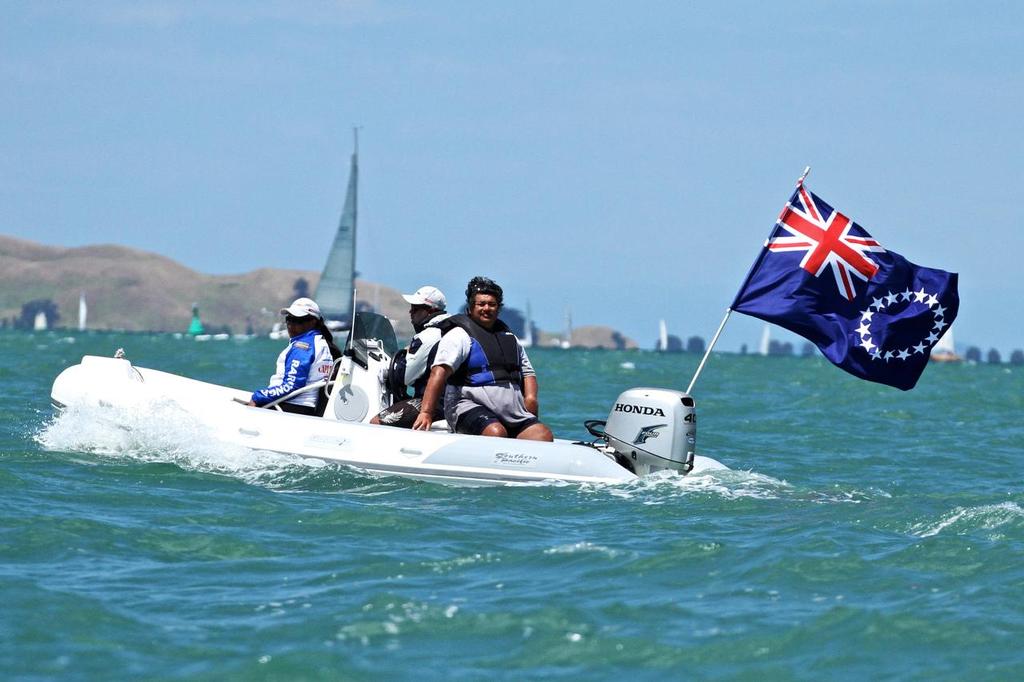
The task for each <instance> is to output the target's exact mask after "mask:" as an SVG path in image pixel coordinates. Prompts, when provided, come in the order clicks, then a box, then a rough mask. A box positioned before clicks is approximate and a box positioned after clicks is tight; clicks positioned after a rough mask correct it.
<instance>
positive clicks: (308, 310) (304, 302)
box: [281, 298, 323, 320]
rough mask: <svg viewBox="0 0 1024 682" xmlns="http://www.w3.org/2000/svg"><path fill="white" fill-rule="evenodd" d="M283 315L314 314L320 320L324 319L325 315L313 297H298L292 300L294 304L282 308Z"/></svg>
mask: <svg viewBox="0 0 1024 682" xmlns="http://www.w3.org/2000/svg"><path fill="white" fill-rule="evenodd" d="M281 314H282V315H291V316H293V317H306V316H307V315H312V316H313V317H315V318H316V319H318V320H321V319H323V315H321V314H320V306H318V305H317V304H316V301H314V300H313V299H311V298H297V299H295V300H294V301H292V304H291V305H290V306H288V307H287V308H281Z"/></svg>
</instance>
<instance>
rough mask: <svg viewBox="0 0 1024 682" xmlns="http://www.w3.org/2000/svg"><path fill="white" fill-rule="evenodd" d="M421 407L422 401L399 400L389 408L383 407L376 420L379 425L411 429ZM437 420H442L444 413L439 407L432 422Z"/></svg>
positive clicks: (412, 399)
mask: <svg viewBox="0 0 1024 682" xmlns="http://www.w3.org/2000/svg"><path fill="white" fill-rule="evenodd" d="M422 407H423V400H421V399H420V398H409V399H408V400H400V401H398V402H397V403H395V404H394V405H392V406H391V407H385V408H384V409H383V410H381V411H380V413H379V414H378V415H377V419H379V420H380V423H381V424H387V425H388V426H397V427H398V428H401V429H411V428H412V425H413V424H414V423H416V417H418V416H419V414H420V409H421V408H422ZM438 419H444V412H443V411H442V410H441V408H440V407H435V408H434V418H433V420H432V421H435V422H436V421H437V420H438Z"/></svg>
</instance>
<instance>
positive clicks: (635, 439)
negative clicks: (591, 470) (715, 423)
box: [604, 388, 697, 476]
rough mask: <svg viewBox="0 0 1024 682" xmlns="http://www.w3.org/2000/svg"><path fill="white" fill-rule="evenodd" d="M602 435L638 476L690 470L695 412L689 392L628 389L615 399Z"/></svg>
mask: <svg viewBox="0 0 1024 682" xmlns="http://www.w3.org/2000/svg"><path fill="white" fill-rule="evenodd" d="M604 434H605V437H606V438H607V440H608V444H609V445H611V446H612V447H613V448H614V449H615V451H616V452H617V453H619V455H621V456H622V457H624V458H625V459H626V460H627V461H628V462H629V464H630V465H631V466H632V467H633V470H634V472H635V473H636V474H637V475H638V476H643V475H646V474H648V473H651V472H652V471H659V470H661V469H672V470H674V471H679V472H682V473H684V474H685V473H687V472H689V471H690V470H691V469H693V458H694V455H695V454H696V448H697V411H696V407H695V404H694V401H693V398H691V397H690V396H689V395H688V394H686V393H683V392H682V391H672V390H668V389H664V388H631V389H629V390H628V391H624V392H623V393H622V394H620V395H619V397H618V398H617V399H616V400H615V404H614V405H613V406H612V409H611V412H609V413H608V421H607V422H606V423H605V427H604Z"/></svg>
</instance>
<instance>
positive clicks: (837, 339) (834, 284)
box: [730, 182, 960, 391]
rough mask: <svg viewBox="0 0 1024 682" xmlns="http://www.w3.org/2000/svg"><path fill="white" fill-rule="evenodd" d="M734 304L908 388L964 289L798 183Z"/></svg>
mask: <svg viewBox="0 0 1024 682" xmlns="http://www.w3.org/2000/svg"><path fill="white" fill-rule="evenodd" d="M730 307H731V308H732V310H735V311H737V312H741V313H746V314H747V315H752V316H754V317H758V318H760V319H762V320H765V321H767V322H771V323H773V324H777V325H779V326H780V327H785V328H786V329H789V330H790V331H792V332H795V333H797V334H799V335H800V336H802V337H804V338H805V339H807V340H808V341H810V342H811V343H813V344H814V345H816V346H817V347H818V348H819V349H820V350H821V352H822V353H823V354H824V355H825V357H826V358H828V359H829V360H830V361H831V362H833V363H834V364H836V365H838V366H839V367H842V368H843V369H844V370H846V371H847V372H849V373H850V374H853V375H854V376H858V377H860V378H862V379H867V380H868V381H877V382H879V383H882V384H887V385H889V386H895V387H896V388H900V389H903V390H904V391H906V390H909V389H911V388H913V387H914V385H915V384H916V383H917V380H918V378H919V377H920V376H921V372H923V371H924V368H925V366H926V365H927V364H928V358H929V356H930V354H931V348H932V346H934V345H935V343H936V342H937V341H938V340H939V337H941V336H942V333H943V332H944V331H945V330H946V329H947V328H948V327H949V325H951V324H952V323H953V320H954V319H956V314H957V311H958V310H959V308H960V296H959V295H958V293H957V275H956V273H949V272H945V271H943V270H935V269H933V268H923V267H920V266H917V265H914V264H913V263H911V262H910V261H908V260H907V259H905V258H904V257H903V256H901V255H899V254H897V253H894V252H892V251H888V250H886V249H884V248H882V245H881V244H879V243H878V242H877V241H876V240H875V239H873V238H872V237H871V235H870V234H868V233H867V231H866V230H865V229H864V228H863V227H861V226H860V225H858V224H857V223H855V222H853V221H852V220H850V219H849V218H847V217H846V216H844V215H843V214H842V213H839V212H838V211H836V210H835V209H833V208H832V207H831V206H829V205H828V204H826V203H825V202H824V201H822V200H821V199H819V198H818V197H816V196H815V195H814V194H812V193H811V192H810V190H808V189H807V188H806V187H805V186H804V185H803V183H802V182H801V183H800V184H799V185H798V186H797V189H796V191H795V192H794V193H793V196H792V197H791V198H790V200H789V203H788V204H786V207H785V208H784V209H783V210H782V213H781V214H780V215H779V219H778V220H777V221H776V223H775V228H774V229H773V230H772V233H771V236H769V238H768V240H767V241H766V242H765V245H764V249H762V251H761V254H760V255H759V256H758V258H757V260H756V261H755V262H754V266H753V267H752V268H751V269H750V273H749V274H748V275H747V279H746V282H744V284H743V286H742V287H741V288H740V291H739V293H738V294H736V299H735V300H734V301H733V303H732V306H730Z"/></svg>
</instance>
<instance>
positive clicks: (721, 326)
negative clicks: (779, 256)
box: [686, 166, 811, 395]
mask: <svg viewBox="0 0 1024 682" xmlns="http://www.w3.org/2000/svg"><path fill="white" fill-rule="evenodd" d="M810 172H811V167H810V166H804V172H803V173H801V174H800V179H798V180H797V181H796V187H797V189H800V188H801V187H803V184H804V180H806V179H807V176H808V174H809V173H810ZM786 207H787V208H788V207H789V204H786ZM782 210H783V212H785V210H786V209H785V208H783V209H782ZM772 229H773V230H774V229H775V228H774V227H773V228H772ZM769 236H770V235H769ZM766 246H767V243H766ZM765 252H766V251H765V250H764V249H762V251H761V253H760V254H758V257H757V260H755V261H754V265H753V267H751V268H750V271H749V272H748V273H747V276H746V277H745V278H744V280H743V284H741V285H740V288H739V291H737V293H736V295H737V296H739V292H741V291H743V290H744V289H745V288H746V287H747V282H748V281H749V280H750V277H751V275H753V274H754V270H756V269H757V266H758V264H759V263H760V262H761V259H762V258H764V254H765ZM733 303H735V300H733ZM730 315H732V306H729V307H728V308H726V309H725V317H723V318H722V323H721V324H719V325H718V331H716V332H715V335H714V336H713V337H712V338H711V343H709V344H708V349H707V350H706V351H704V357H702V358H701V359H700V364H699V365H697V371H696V372H694V373H693V378H692V379H690V385H689V386H687V387H686V393H687V394H689V395H692V393H691V391H693V385H694V384H696V383H697V377H699V376H700V373H701V371H702V370H703V369H704V363H706V362H707V361H708V356H710V355H711V349H713V348H714V347H715V343H716V342H717V341H718V337H719V336H721V335H722V330H723V329H725V323H726V322H728V321H729V316H730Z"/></svg>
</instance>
